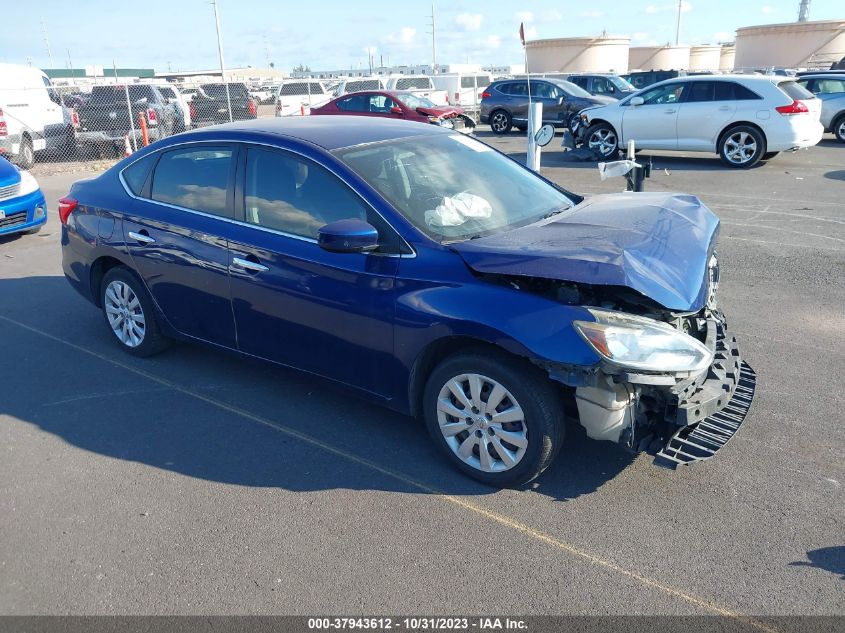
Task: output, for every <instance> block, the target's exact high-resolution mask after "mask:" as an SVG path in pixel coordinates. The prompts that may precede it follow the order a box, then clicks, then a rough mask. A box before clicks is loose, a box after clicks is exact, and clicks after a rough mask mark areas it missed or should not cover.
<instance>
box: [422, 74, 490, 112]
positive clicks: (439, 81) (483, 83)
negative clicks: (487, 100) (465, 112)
mask: <svg viewBox="0 0 845 633" xmlns="http://www.w3.org/2000/svg"><path fill="white" fill-rule="evenodd" d="M431 79H432V81H434V85H435V86H437V88H438V89H439V90H445V91H446V97H447V98H448V99H449V105H453V106H462V107H464V108H472V107H476V106H479V105H480V104H481V94H482V93H483V92H484V90H485V89H486V88H487V86H489V85H490V84H492V83H493V75H491V74H490V73H447V74H443V75H434V76H433V77H432V78H431Z"/></svg>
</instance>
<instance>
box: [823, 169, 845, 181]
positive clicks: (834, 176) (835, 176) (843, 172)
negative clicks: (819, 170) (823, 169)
mask: <svg viewBox="0 0 845 633" xmlns="http://www.w3.org/2000/svg"><path fill="white" fill-rule="evenodd" d="M824 177H825V178H829V179H830V180H845V169H838V170H834V171H829V172H827V173H826V174H825V175H824Z"/></svg>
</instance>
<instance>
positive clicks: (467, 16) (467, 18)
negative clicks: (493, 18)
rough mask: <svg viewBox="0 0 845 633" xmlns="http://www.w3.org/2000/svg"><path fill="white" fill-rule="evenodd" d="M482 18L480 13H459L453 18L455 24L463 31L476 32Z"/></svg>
mask: <svg viewBox="0 0 845 633" xmlns="http://www.w3.org/2000/svg"><path fill="white" fill-rule="evenodd" d="M483 19H484V16H483V15H481V14H480V13H460V14H458V15H457V16H455V23H456V24H457V25H458V26H460V27H461V28H463V30H464V31H478V30H479V29H480V28H481V21H482V20H483Z"/></svg>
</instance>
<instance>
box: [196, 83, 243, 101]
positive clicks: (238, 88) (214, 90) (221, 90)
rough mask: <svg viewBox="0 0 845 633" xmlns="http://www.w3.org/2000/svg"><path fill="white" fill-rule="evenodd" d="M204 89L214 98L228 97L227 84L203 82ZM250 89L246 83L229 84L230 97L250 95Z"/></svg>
mask: <svg viewBox="0 0 845 633" xmlns="http://www.w3.org/2000/svg"><path fill="white" fill-rule="evenodd" d="M202 90H203V92H204V93H205V94H207V95H208V96H209V97H211V98H212V99H225V98H226V84H203V85H202ZM248 96H249V91H248V90H247V89H246V86H245V85H244V84H229V98H230V99H231V98H233V97H248Z"/></svg>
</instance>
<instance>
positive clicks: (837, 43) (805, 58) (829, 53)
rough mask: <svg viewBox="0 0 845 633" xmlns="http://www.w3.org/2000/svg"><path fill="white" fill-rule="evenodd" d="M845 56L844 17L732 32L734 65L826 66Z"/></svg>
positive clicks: (755, 66) (747, 27)
mask: <svg viewBox="0 0 845 633" xmlns="http://www.w3.org/2000/svg"><path fill="white" fill-rule="evenodd" d="M843 55H845V20H817V21H815V22H790V23H788V24H764V25H762V26H746V27H743V28H741V29H737V31H736V60H735V63H734V67H735V68H767V67H783V68H805V67H806V68H830V65H831V64H832V63H834V62H836V61H839V59H840V58H841V57H842V56H843Z"/></svg>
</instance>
